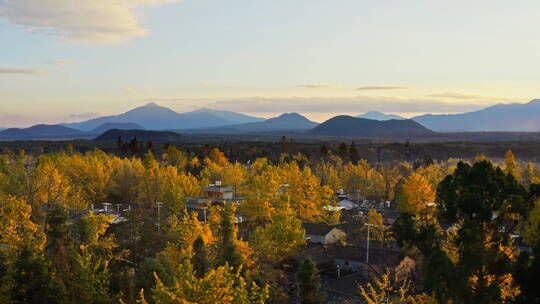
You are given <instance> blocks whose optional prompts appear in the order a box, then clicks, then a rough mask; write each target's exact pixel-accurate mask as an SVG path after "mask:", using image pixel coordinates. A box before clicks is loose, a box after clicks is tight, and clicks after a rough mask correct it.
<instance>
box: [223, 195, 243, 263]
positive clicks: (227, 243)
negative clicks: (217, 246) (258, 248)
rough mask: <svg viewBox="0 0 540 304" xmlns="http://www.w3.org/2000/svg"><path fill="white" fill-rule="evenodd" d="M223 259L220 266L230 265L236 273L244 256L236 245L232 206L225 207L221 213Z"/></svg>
mask: <svg viewBox="0 0 540 304" xmlns="http://www.w3.org/2000/svg"><path fill="white" fill-rule="evenodd" d="M220 228H221V242H222V244H221V257H220V263H219V264H220V265H225V264H229V266H231V267H233V269H234V270H235V271H236V270H238V269H239V268H240V266H241V265H242V263H243V261H242V256H241V254H240V252H239V251H238V246H237V245H236V231H235V229H234V213H233V208H232V206H230V205H227V206H225V208H224V209H223V211H222V212H221V223H220Z"/></svg>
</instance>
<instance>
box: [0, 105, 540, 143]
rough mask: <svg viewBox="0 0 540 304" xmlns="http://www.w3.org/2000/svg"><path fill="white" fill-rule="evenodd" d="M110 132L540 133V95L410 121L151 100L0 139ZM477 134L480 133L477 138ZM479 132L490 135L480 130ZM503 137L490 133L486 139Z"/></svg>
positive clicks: (399, 135) (1, 135)
mask: <svg viewBox="0 0 540 304" xmlns="http://www.w3.org/2000/svg"><path fill="white" fill-rule="evenodd" d="M109 130H148V131H156V130H163V131H174V132H176V133H181V134H194V135H195V134H216V135H234V134H239V135H240V134H242V135H249V134H273V135H276V134H289V135H290V134H303V135H305V136H334V137H339V136H346V137H365V138H374V137H381V138H409V137H415V136H420V137H425V136H435V135H436V136H439V137H441V136H442V133H436V132H447V133H448V134H447V136H446V135H445V136H443V137H452V136H453V135H452V134H453V133H456V132H492V133H494V132H499V133H500V132H540V99H537V100H532V101H530V102H528V103H525V104H499V105H495V106H491V107H488V108H485V109H482V110H479V111H474V112H469V113H463V114H448V115H431V114H428V115H421V116H417V117H414V118H412V119H405V118H403V117H400V116H398V115H393V114H385V113H382V112H378V111H370V112H367V113H365V114H362V115H359V116H356V117H352V116H346V115H340V116H336V117H334V118H332V119H329V120H327V121H325V122H323V123H321V124H318V123H316V122H313V121H310V120H309V119H307V118H306V117H304V116H302V115H300V114H298V113H285V114H282V115H280V116H278V117H274V118H270V119H262V118H258V117H253V116H249V115H245V114H240V113H235V112H229V111H217V110H211V109H206V108H203V109H199V110H195V111H191V112H186V113H177V112H175V111H173V110H171V109H169V108H166V107H162V106H159V105H157V104H155V103H149V104H147V105H144V106H141V107H137V108H135V109H132V110H130V111H127V112H125V113H123V114H119V115H111V116H104V117H99V118H95V119H91V120H87V121H82V122H78V123H68V124H62V125H36V126H33V127H30V128H22V129H20V128H11V129H6V130H0V140H36V139H43V140H59V139H77V138H81V139H88V138H94V137H96V136H98V135H100V134H102V133H106V132H107V131H109ZM131 134H132V133H131ZM145 134H146V133H145ZM148 134H154V135H155V134H156V133H148ZM460 134H461V133H460ZM145 136H146V135H145ZM166 136H168V135H165V137H166ZM461 136H464V135H463V134H462V135H461ZM467 136H468V137H470V136H472V135H471V134H469V135H467ZM475 136H477V135H474V136H473V137H475ZM479 136H483V137H486V136H487V135H481V134H479ZM501 136H502V135H501V134H491V135H489V136H488V137H489V138H493V137H501ZM165 137H164V138H165ZM171 138H172V137H171Z"/></svg>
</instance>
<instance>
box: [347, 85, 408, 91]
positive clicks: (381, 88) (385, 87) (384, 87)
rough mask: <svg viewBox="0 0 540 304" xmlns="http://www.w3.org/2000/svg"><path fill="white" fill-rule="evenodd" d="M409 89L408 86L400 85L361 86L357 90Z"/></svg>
mask: <svg viewBox="0 0 540 304" xmlns="http://www.w3.org/2000/svg"><path fill="white" fill-rule="evenodd" d="M404 89H407V87H399V86H367V87H359V88H357V89H356V90H357V91H384V90H404Z"/></svg>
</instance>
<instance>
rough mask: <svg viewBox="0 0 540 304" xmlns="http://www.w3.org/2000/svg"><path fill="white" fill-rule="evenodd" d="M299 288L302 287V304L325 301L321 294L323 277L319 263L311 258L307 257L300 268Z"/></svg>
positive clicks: (315, 303) (314, 303)
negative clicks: (318, 266)
mask: <svg viewBox="0 0 540 304" xmlns="http://www.w3.org/2000/svg"><path fill="white" fill-rule="evenodd" d="M297 276H298V288H299V289H300V290H299V291H300V302H301V303H302V304H319V303H323V297H322V295H321V291H320V289H321V278H320V276H319V270H318V269H317V265H315V262H314V261H313V259H311V258H309V257H308V258H306V259H305V260H304V262H303V263H302V265H300V269H298V273H297Z"/></svg>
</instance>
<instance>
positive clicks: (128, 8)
mask: <svg viewBox="0 0 540 304" xmlns="http://www.w3.org/2000/svg"><path fill="white" fill-rule="evenodd" d="M181 1H182V0H91V1H89V0H71V1H58V0H40V1H36V0H16V1H5V0H3V1H0V18H3V19H6V20H7V21H9V22H10V23H11V24H13V25H16V26H21V27H23V28H25V29H27V30H28V31H30V32H38V33H45V34H52V35H56V36H60V37H62V38H64V39H66V40H68V41H76V42H86V43H115V42H121V41H124V40H126V39H129V38H131V37H135V36H141V35H145V34H146V33H147V31H146V30H145V29H144V28H142V27H141V25H140V23H139V19H140V18H141V16H142V14H141V13H140V11H137V9H139V8H141V7H145V6H157V5H162V4H166V3H173V2H181Z"/></svg>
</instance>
